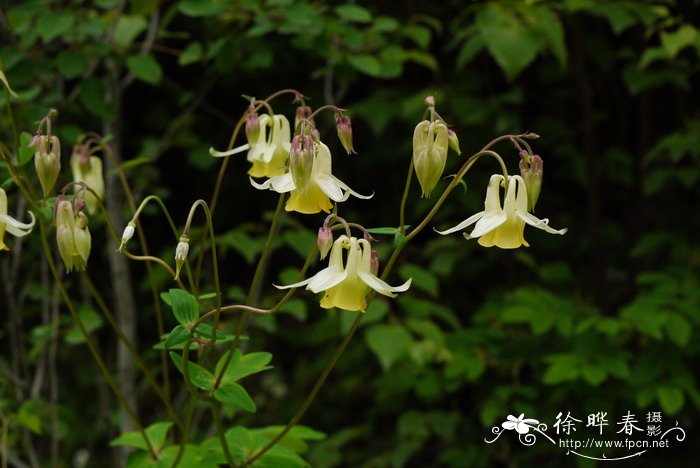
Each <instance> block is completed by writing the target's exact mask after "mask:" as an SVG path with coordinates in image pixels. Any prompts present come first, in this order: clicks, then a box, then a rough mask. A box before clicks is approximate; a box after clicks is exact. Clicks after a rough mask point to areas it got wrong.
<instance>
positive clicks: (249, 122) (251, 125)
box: [245, 112, 260, 145]
mask: <svg viewBox="0 0 700 468" xmlns="http://www.w3.org/2000/svg"><path fill="white" fill-rule="evenodd" d="M245 136H246V137H247V138H248V143H249V144H251V145H252V144H255V143H256V142H257V141H258V137H259V136H260V117H258V114H255V113H253V112H251V113H250V114H248V116H247V117H246V118H245Z"/></svg>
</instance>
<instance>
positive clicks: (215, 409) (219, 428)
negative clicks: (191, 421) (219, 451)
mask: <svg viewBox="0 0 700 468" xmlns="http://www.w3.org/2000/svg"><path fill="white" fill-rule="evenodd" d="M211 414H212V416H213V417H214V424H215V425H216V433H217V434H218V435H219V441H221V447H222V448H223V449H224V456H225V457H226V461H227V462H228V466H236V462H235V461H234V460H233V455H231V449H230V448H229V446H228V441H227V440H226V433H225V432H224V426H223V424H222V423H221V414H220V412H219V404H218V402H216V401H212V402H211Z"/></svg>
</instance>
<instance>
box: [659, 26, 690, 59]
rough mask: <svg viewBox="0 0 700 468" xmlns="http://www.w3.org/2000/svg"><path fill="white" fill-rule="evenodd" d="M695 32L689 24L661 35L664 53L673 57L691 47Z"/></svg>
mask: <svg viewBox="0 0 700 468" xmlns="http://www.w3.org/2000/svg"><path fill="white" fill-rule="evenodd" d="M696 36H697V30H696V29H695V28H694V27H693V26H692V25H690V24H684V25H683V26H681V27H680V28H678V29H677V30H675V31H673V32H670V33H667V32H662V33H661V45H662V46H663V47H664V49H666V52H668V54H669V55H670V56H671V58H673V57H675V56H676V55H677V54H678V52H680V51H681V50H682V49H684V48H686V47H688V46H691V45H693V44H694V43H695V38H696Z"/></svg>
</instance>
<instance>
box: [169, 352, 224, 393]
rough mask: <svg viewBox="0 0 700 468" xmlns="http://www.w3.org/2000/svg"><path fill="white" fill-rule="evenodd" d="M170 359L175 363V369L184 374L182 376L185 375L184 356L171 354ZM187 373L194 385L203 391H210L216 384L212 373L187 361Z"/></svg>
mask: <svg viewBox="0 0 700 468" xmlns="http://www.w3.org/2000/svg"><path fill="white" fill-rule="evenodd" d="M170 358H171V359H172V360H173V363H175V367H177V368H178V370H179V371H180V372H182V375H185V372H184V368H185V366H184V365H183V362H182V356H180V355H179V354H177V353H173V352H171V353H170ZM187 372H188V373H189V376H190V381H191V382H192V385H194V386H195V387H197V388H201V389H202V390H210V389H211V388H212V387H213V386H214V383H215V382H216V381H215V379H214V376H213V375H212V373H211V372H209V371H208V370H206V369H205V368H204V367H202V366H200V365H199V364H196V363H194V362H192V361H187Z"/></svg>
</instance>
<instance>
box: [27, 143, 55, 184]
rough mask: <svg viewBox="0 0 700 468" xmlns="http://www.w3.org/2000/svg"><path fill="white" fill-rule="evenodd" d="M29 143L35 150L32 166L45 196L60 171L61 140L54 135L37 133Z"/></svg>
mask: <svg viewBox="0 0 700 468" xmlns="http://www.w3.org/2000/svg"><path fill="white" fill-rule="evenodd" d="M30 145H31V146H33V147H34V148H35V150H36V151H35V152H34V166H35V168H36V174H37V177H38V178H39V183H40V184H41V189H42V190H43V191H44V196H46V195H48V194H49V193H50V192H51V189H52V188H53V186H54V185H55V184H56V180H57V179H58V174H59V173H60V172H61V142H60V141H59V140H58V137H56V136H51V137H48V136H46V135H38V136H37V137H36V138H35V139H32V143H30Z"/></svg>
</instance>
